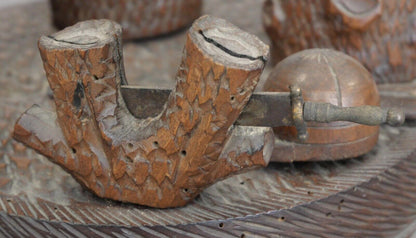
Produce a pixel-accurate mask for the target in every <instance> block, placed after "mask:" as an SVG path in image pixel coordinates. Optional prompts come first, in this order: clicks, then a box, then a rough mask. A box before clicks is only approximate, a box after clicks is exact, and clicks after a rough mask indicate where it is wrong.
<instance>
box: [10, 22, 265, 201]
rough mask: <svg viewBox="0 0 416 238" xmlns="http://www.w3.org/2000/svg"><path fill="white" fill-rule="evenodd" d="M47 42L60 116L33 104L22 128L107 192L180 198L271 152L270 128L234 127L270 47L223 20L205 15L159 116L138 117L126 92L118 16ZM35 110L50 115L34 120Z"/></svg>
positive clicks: (22, 134)
mask: <svg viewBox="0 0 416 238" xmlns="http://www.w3.org/2000/svg"><path fill="white" fill-rule="evenodd" d="M39 49H40V53H41V56H42V60H43V63H44V68H45V71H46V75H47V78H48V81H49V84H50V87H51V88H52V90H53V94H54V99H55V104H56V116H54V115H53V114H51V113H48V112H45V111H42V110H41V109H40V108H37V107H36V108H32V109H29V110H28V111H27V112H26V113H25V114H24V115H23V116H22V117H21V118H20V119H19V121H18V122H17V123H16V126H15V134H14V137H15V138H16V139H17V140H19V141H22V142H23V143H25V144H27V145H29V146H30V147H32V148H35V149H36V150H37V151H39V152H40V153H42V154H44V155H46V156H48V157H49V158H50V159H51V160H52V161H53V162H55V163H57V164H59V165H61V166H62V167H64V168H65V169H66V170H67V171H69V172H70V173H71V174H72V175H73V176H74V177H75V178H76V179H77V180H78V181H79V182H80V183H82V184H83V185H85V187H87V188H89V189H90V190H91V191H93V192H94V193H95V194H97V195H98V196H100V197H105V198H111V199H115V200H119V201H124V202H131V203H138V204H142V205H148V206H152V207H173V206H181V205H185V204H186V203H188V202H189V201H191V200H192V198H194V197H195V196H197V195H198V194H199V193H200V192H201V191H202V189H203V188H205V187H207V186H208V185H210V184H212V183H214V182H215V181H217V180H219V179H223V178H225V177H226V176H229V175H231V174H233V173H236V172H239V171H241V170H243V169H246V168H251V167H256V166H265V165H267V163H268V161H269V158H270V156H271V150H272V146H273V132H272V131H271V129H267V128H251V127H245V128H243V127H241V128H234V129H233V128H231V129H230V127H231V126H232V125H233V123H234V121H235V120H236V119H237V117H238V116H239V114H240V112H241V111H242V109H243V108H244V106H245V105H246V103H247V102H248V100H249V98H250V96H251V94H252V92H253V90H254V88H255V87H256V84H257V82H258V80H259V76H260V74H261V72H262V70H263V67H264V64H265V60H266V59H267V57H268V47H267V46H266V45H264V44H263V43H262V42H261V41H260V40H259V39H258V38H256V37H254V36H252V35H249V34H248V33H245V32H243V31H241V30H240V29H238V28H236V27H235V26H233V25H231V24H230V23H227V22H225V21H224V20H221V19H217V18H214V17H210V16H205V17H202V18H200V19H199V20H197V21H196V22H195V23H194V24H193V26H192V28H191V29H190V30H189V32H188V34H187V40H186V45H185V49H184V54H183V58H182V63H181V65H180V67H179V71H178V73H177V76H176V79H177V84H176V87H175V89H174V90H173V91H172V93H171V94H170V96H169V99H168V102H167V103H166V106H165V109H164V110H163V112H162V113H161V114H160V115H158V116H156V117H153V118H146V119H138V118H135V117H134V116H133V115H132V114H130V112H129V111H128V109H127V107H126V105H125V103H124V101H123V99H122V95H121V93H120V85H121V84H126V83H127V80H126V78H125V75H124V69H123V61H122V58H123V57H122V51H121V27H120V26H119V25H118V24H116V23H114V22H111V21H108V20H94V21H86V22H81V23H78V24H76V25H74V26H72V27H69V28H66V29H64V30H63V31H61V32H58V33H56V34H54V35H52V36H43V37H42V38H41V39H40V41H39ZM55 117H56V120H55ZM36 118H37V119H38V120H40V121H47V124H42V123H41V122H38V123H33V122H31V121H33V120H34V119H36ZM29 120H31V121H29ZM236 133H237V134H238V136H236Z"/></svg>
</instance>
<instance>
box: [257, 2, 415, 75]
mask: <svg viewBox="0 0 416 238" xmlns="http://www.w3.org/2000/svg"><path fill="white" fill-rule="evenodd" d="M415 17H416V1H415V0H404V1H390V0H362V1H361V0H351V1H350V0H345V1H344V0H317V1H303V0H299V1H289V0H283V1H280V0H267V1H265V3H264V8H263V23H264V27H265V29H266V31H267V33H268V35H269V37H270V39H271V42H272V59H273V60H274V62H275V63H277V62H279V61H280V60H282V59H284V58H285V57H287V56H289V55H291V54H293V53H296V52H298V51H301V50H304V49H310V48H332V49H336V50H340V51H342V52H345V53H346V54H348V55H350V56H352V57H354V58H355V59H357V60H358V61H360V62H361V63H362V64H363V65H364V66H365V67H366V68H367V69H368V70H369V71H370V72H371V73H372V75H373V77H374V79H375V80H376V81H377V83H397V82H409V81H411V80H413V79H414V78H415V77H416V69H415V67H412V65H415V64H416V59H415V57H414V55H415V54H416V49H415V47H414V44H415V42H416V39H415V37H414V35H413V33H412V32H414V31H415V24H414V19H415Z"/></svg>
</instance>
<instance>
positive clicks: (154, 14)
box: [50, 0, 202, 39]
mask: <svg viewBox="0 0 416 238" xmlns="http://www.w3.org/2000/svg"><path fill="white" fill-rule="evenodd" d="M50 3H51V7H52V13H53V22H54V24H55V25H56V26H57V27H58V28H64V27H67V26H71V25H73V24H75V23H77V22H79V21H85V20H90V19H110V20H113V21H116V22H118V23H119V24H121V25H122V27H123V37H124V38H125V39H137V38H144V37H152V36H156V35H160V34H166V33H169V32H172V31H175V30H178V29H180V28H182V27H185V26H187V25H190V24H191V23H192V21H194V20H195V19H196V18H198V17H199V16H200V14H201V9H202V0H158V1H154V0H124V1H112V0H89V1H84V0H50Z"/></svg>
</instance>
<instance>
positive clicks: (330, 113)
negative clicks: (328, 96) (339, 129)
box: [303, 102, 405, 126]
mask: <svg viewBox="0 0 416 238" xmlns="http://www.w3.org/2000/svg"><path fill="white" fill-rule="evenodd" d="M303 117H304V119H305V120H306V121H316V122H325V123H327V122H333V121H350V122H356V123H359V124H364V125H369V126H376V125H380V124H383V123H387V124H389V125H392V126H399V125H402V124H403V123H404V119H405V116H404V113H403V112H402V111H401V110H397V109H394V108H393V109H390V108H381V107H377V106H359V107H338V106H335V105H332V104H330V103H317V102H305V104H304V114H303Z"/></svg>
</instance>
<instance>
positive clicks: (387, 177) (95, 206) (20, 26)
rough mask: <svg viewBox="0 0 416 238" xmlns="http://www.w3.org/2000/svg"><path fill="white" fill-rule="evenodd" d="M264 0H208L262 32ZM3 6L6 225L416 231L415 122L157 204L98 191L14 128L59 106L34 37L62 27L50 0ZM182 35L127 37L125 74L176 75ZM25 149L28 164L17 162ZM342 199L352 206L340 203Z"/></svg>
mask: <svg viewBox="0 0 416 238" xmlns="http://www.w3.org/2000/svg"><path fill="white" fill-rule="evenodd" d="M261 4H262V2H261V1H252V0H227V1H222V0H209V1H205V5H204V12H205V13H209V14H215V15H217V16H221V17H222V18H226V19H228V20H229V21H231V22H234V23H237V24H238V25H239V26H240V27H242V28H243V29H244V30H247V31H249V32H253V33H255V34H256V35H259V36H260V37H261V39H264V40H267V36H266V34H265V33H264V32H263V30H262V27H261V11H260V9H261ZM218 6H221V7H218ZM247 9H253V10H252V11H247ZM241 12H244V13H245V14H244V17H241ZM0 13H1V14H0V29H1V31H0V67H1V68H2V69H5V70H0V84H1V85H2V86H3V87H0V99H1V100H0V182H1V183H0V209H1V212H0V222H1V225H0V236H2V237H16V236H17V237H19V236H20V237H25V236H26V237H63V236H64V237H106V238H107V237H172V236H175V235H176V236H177V237H204V236H205V237H206V236H208V237H239V236H241V235H243V234H244V236H245V237H256V235H257V237H287V236H289V237H291V236H292V237H296V236H297V237H305V236H306V237H307V236H309V237H322V236H328V237H343V236H350V237H354V236H355V237H411V236H412V234H413V233H414V232H415V230H416V229H415V220H416V218H415V214H416V209H415V206H414V200H415V199H416V193H415V192H414V188H415V186H416V185H415V180H414V179H413V178H414V177H415V171H414V169H413V165H414V160H415V156H414V154H413V155H412V151H414V147H415V145H414V141H416V136H415V135H416V132H415V128H414V124H412V123H408V124H407V125H406V126H405V127H403V128H397V129H396V128H391V127H381V128H380V136H379V141H378V143H377V145H376V147H375V148H374V150H373V151H371V152H370V153H368V154H367V155H365V156H362V157H359V158H353V159H349V160H340V161H334V162H306V163H299V162H295V163H272V164H271V165H270V166H268V167H267V168H263V169H260V170H254V171H249V172H248V173H244V174H238V175H235V176H232V177H230V178H227V179H226V180H223V181H220V182H218V183H215V184H214V185H212V186H210V187H208V188H207V189H205V190H204V191H203V192H202V193H201V194H200V196H198V197H197V198H195V199H194V200H193V202H191V203H189V204H188V205H187V206H184V207H178V208H174V209H152V208H148V207H142V206H138V205H134V204H125V203H118V202H112V201H109V200H105V199H100V198H98V197H97V196H94V195H93V194H92V193H90V192H89V191H87V190H85V189H83V188H82V187H81V186H80V185H79V184H78V183H77V182H76V181H75V180H74V179H73V178H72V177H71V176H70V175H69V174H68V173H67V172H65V171H63V170H62V168H61V167H60V166H56V165H55V164H53V163H51V162H50V161H49V160H48V159H47V158H45V157H44V156H42V155H40V154H38V153H36V152H35V151H33V150H31V149H28V148H27V147H26V146H24V145H22V144H21V143H18V142H16V141H15V140H13V139H12V137H11V132H12V130H13V125H14V123H15V121H16V119H17V118H18V117H19V116H20V114H21V113H22V112H23V111H24V110H26V109H27V108H28V107H30V106H31V105H32V104H33V103H37V104H39V105H41V107H42V108H44V109H49V110H51V111H53V110H54V102H53V100H51V99H50V96H49V95H50V94H49V93H48V89H49V86H48V83H47V80H45V73H44V70H43V66H42V61H41V59H40V57H39V54H38V52H37V51H38V49H37V47H36V41H37V39H38V38H39V36H41V35H44V34H48V33H52V32H54V31H55V29H54V28H53V26H52V25H50V21H49V20H50V16H51V13H50V11H49V8H48V5H47V4H46V3H45V2H37V3H33V4H22V5H18V6H15V7H13V8H8V9H0ZM184 42H185V32H181V33H179V34H177V35H172V36H170V37H169V38H158V39H155V40H152V41H146V42H139V43H137V42H127V43H126V44H124V47H123V48H124V58H125V62H124V63H125V66H126V74H127V78H128V79H129V83H132V84H139V85H144V86H147V87H173V86H174V85H175V81H174V75H175V73H176V71H177V64H178V61H179V60H180V57H181V50H182V48H183V44H184ZM160 55H163V56H164V57H163V59H164V60H163V61H161V60H159V57H160ZM266 67H270V64H268V66H266ZM269 70H270V69H269ZM267 76H268V73H267V72H265V74H263V76H262V77H265V78H267ZM379 86H380V85H379ZM380 91H382V90H380ZM381 96H382V97H383V95H381ZM12 158H14V159H12ZM25 160H26V161H30V163H28V165H27V167H26V166H20V167H19V166H18V163H19V161H25ZM19 164H20V165H22V164H23V162H21V163H19ZM354 192H355V194H354V196H350V194H353V193H354ZM342 199H344V202H343V203H342V204H344V205H345V206H341V210H338V207H339V206H338V205H339V204H340V202H341V200H342ZM391 201H393V202H391ZM360 204H361V205H360ZM318 205H319V206H318ZM292 211H296V212H292ZM288 214H290V216H289V215H288ZM327 214H328V217H327ZM283 217H284V219H283ZM221 223H222V225H221ZM309 224H311V225H309ZM344 234H345V235H344Z"/></svg>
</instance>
